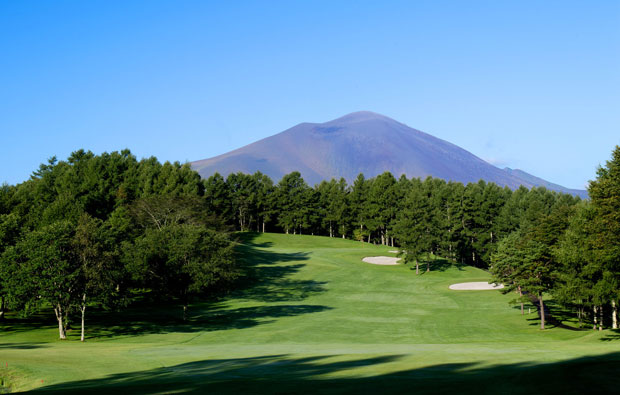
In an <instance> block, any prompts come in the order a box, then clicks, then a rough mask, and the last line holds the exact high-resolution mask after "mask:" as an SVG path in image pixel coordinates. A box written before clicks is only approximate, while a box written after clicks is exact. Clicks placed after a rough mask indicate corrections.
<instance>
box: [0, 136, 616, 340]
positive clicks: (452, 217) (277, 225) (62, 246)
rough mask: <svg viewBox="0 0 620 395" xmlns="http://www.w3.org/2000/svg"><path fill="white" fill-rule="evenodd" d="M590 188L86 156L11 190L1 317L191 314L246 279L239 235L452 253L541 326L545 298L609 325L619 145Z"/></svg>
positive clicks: (410, 256)
mask: <svg viewBox="0 0 620 395" xmlns="http://www.w3.org/2000/svg"><path fill="white" fill-rule="evenodd" d="M589 195H590V200H589V201H581V200H580V199H579V198H577V197H573V196H571V195H567V194H561V193H556V192H552V191H549V190H546V189H545V188H533V189H531V190H528V189H527V188H524V187H521V188H519V189H517V190H515V191H512V190H510V189H509V188H501V187H499V186H497V185H495V184H493V183H486V182H484V181H480V182H478V183H471V184H468V185H463V184H461V183H456V182H446V181H443V180H441V179H434V178H430V177H429V178H427V179H425V180H420V179H408V178H407V177H405V176H401V177H400V178H398V179H396V178H395V177H394V176H393V175H392V174H390V173H384V174H381V175H378V176H376V177H374V178H370V179H367V178H365V177H364V175H362V174H360V175H359V176H358V177H357V179H356V180H355V181H354V182H353V184H352V185H348V184H347V182H346V181H345V180H344V179H340V180H331V181H329V182H328V181H323V182H321V183H320V184H317V185H316V186H314V187H310V186H309V185H308V184H307V183H306V182H305V181H304V180H303V178H302V177H301V175H300V173H299V172H292V173H290V174H287V175H285V176H284V177H283V178H282V179H281V180H280V181H279V182H278V183H274V182H273V180H271V179H270V178H269V177H267V176H266V175H264V174H261V173H260V172H257V173H255V174H253V175H247V174H242V173H237V174H231V175H229V176H228V177H227V178H223V177H222V176H221V175H219V174H215V175H213V176H211V177H209V178H208V179H201V178H200V176H199V175H198V174H197V173H196V172H194V171H192V170H191V169H190V167H189V166H188V165H181V164H179V163H174V164H171V163H164V164H161V163H159V162H158V161H157V160H156V159H155V158H149V159H144V160H141V161H137V160H136V158H135V157H134V156H133V155H131V153H130V152H129V151H122V152H113V153H110V154H107V153H106V154H102V155H98V156H97V155H93V154H92V153H90V152H84V151H77V152H75V153H73V154H72V155H71V156H70V157H69V158H68V160H67V161H62V162H56V161H55V160H51V161H50V162H49V163H48V164H45V165H41V167H40V168H39V169H38V170H37V171H36V172H34V173H33V175H32V177H31V179H30V180H28V181H26V182H24V183H22V184H20V185H17V186H6V185H5V186H3V187H2V188H0V254H1V255H0V297H1V303H2V305H1V309H0V314H3V312H4V310H5V308H7V307H8V308H11V309H15V310H19V311H21V312H23V313H28V312H31V311H34V310H36V309H37V308H39V307H41V306H51V307H52V308H53V309H54V311H55V313H56V317H57V318H58V323H59V332H60V336H61V338H62V337H64V336H65V334H64V328H66V324H67V321H68V319H69V317H70V316H72V315H75V314H76V313H79V314H80V315H81V318H82V323H83V322H84V314H85V310H86V307H87V305H88V304H89V303H90V304H92V303H98V304H100V305H102V306H104V307H108V308H112V307H116V308H119V307H122V306H125V305H126V304H127V303H129V301H130V300H131V297H132V295H134V294H135V293H136V292H147V293H148V294H149V295H151V297H152V298H154V299H155V300H162V299H167V300H174V301H177V302H179V303H180V304H181V305H182V306H183V311H184V312H185V310H186V309H187V306H188V301H189V299H190V297H191V296H192V295H207V294H212V293H215V292H220V291H225V290H226V289H228V288H229V287H230V286H231V284H232V281H233V280H234V278H235V277H236V276H238V275H239V268H237V267H236V266H235V263H234V255H233V244H234V243H233V241H232V239H231V231H234V230H238V231H257V232H267V231H269V232H283V233H292V234H313V235H324V236H329V237H342V238H349V239H354V240H358V241H361V242H367V243H377V244H383V245H391V246H394V247H395V248H398V249H399V251H400V254H401V255H402V256H403V259H404V261H405V262H411V263H415V266H416V273H419V262H420V260H421V259H422V260H425V261H426V263H427V265H426V270H427V271H428V270H430V263H429V262H430V259H434V257H443V258H444V259H448V260H451V261H453V262H458V263H461V264H468V265H473V266H476V267H480V268H483V269H489V270H490V271H491V272H492V274H493V275H494V277H495V280H496V281H498V282H501V283H503V284H505V285H506V289H505V290H506V291H507V292H511V291H514V292H516V293H517V294H518V297H517V298H516V299H515V301H516V302H521V303H523V302H525V301H531V302H534V303H536V304H537V305H538V306H539V311H540V314H541V326H542V327H543V328H544V322H545V312H546V311H547V308H546V306H545V303H544V296H545V295H547V296H549V295H552V296H553V298H554V300H555V301H556V302H557V303H560V304H562V306H564V308H567V309H571V310H573V311H575V312H576V313H577V314H578V316H579V320H580V322H581V321H586V320H587V321H589V322H592V323H593V324H594V325H595V326H596V325H598V327H599V328H602V326H603V324H604V322H605V321H606V320H607V318H608V317H609V315H608V314H605V315H604V313H603V312H604V311H609V312H611V321H612V327H614V328H616V327H617V318H616V316H617V314H616V303H617V300H618V290H619V286H618V284H619V282H620V280H619V279H620V225H619V224H620V148H618V147H616V149H615V151H614V153H613V158H612V160H611V161H609V162H608V163H607V165H606V167H603V168H601V169H599V171H598V178H597V179H596V180H595V181H593V182H591V184H590V188H589ZM82 326H83V325H82ZM82 337H83V336H82Z"/></svg>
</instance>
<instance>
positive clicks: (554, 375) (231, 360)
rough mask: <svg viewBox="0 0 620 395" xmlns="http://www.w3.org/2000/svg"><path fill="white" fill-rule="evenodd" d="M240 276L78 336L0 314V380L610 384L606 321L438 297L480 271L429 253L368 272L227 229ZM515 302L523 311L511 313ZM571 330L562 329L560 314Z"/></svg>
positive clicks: (486, 294) (535, 388)
mask: <svg viewBox="0 0 620 395" xmlns="http://www.w3.org/2000/svg"><path fill="white" fill-rule="evenodd" d="M238 248H239V254H240V255H239V256H240V258H241V261H242V263H243V264H244V266H245V267H246V268H247V269H248V270H250V272H251V273H254V274H255V275H256V281H252V282H248V283H246V284H245V285H244V286H243V287H242V288H241V289H239V290H238V291H236V292H234V293H232V294H231V295H229V296H227V297H226V298H224V299H221V300H217V301H210V302H200V303H194V304H193V305H192V306H191V307H190V317H189V321H188V322H182V321H180V316H179V309H178V306H169V305H161V304H157V305H152V306H135V307H134V308H133V309H132V310H130V311H128V312H123V313H113V312H103V311H99V312H98V314H97V316H96V317H95V315H91V317H92V318H90V319H89V320H88V325H89V334H90V335H89V337H88V338H87V339H86V340H87V341H86V342H85V343H83V344H81V343H80V342H79V340H78V339H79V334H78V333H76V332H78V331H77V330H74V331H72V332H70V334H69V340H68V341H58V340H56V338H57V328H56V327H55V323H54V317H52V316H51V314H47V315H40V316H37V317H33V318H32V319H30V320H24V319H19V318H17V317H8V319H7V321H6V322H4V323H0V356H1V358H0V363H1V364H2V366H1V367H0V377H2V378H4V379H5V382H7V381H8V382H10V383H13V385H14V386H15V387H14V389H15V390H38V391H41V392H55V393H63V394H67V393H84V392H88V393H111V392H117V393H149V394H154V393H205V392H209V393H235V394H238V393H253V394H255V393H258V394H260V393H269V394H273V393H292V392H295V393H317V392H321V393H376V392H378V391H380V392H381V393H403V392H407V391H410V390H411V388H415V389H416V393H437V392H438V391H440V390H456V389H458V390H459V392H466V393H472V392H475V393H480V392H482V393H545V392H547V393H551V392H552V393H583V392H586V391H596V392H607V393H609V392H613V390H614V389H615V388H617V385H618V384H620V383H619V380H620V379H619V378H618V376H617V370H618V369H619V368H620V340H618V335H617V334H616V333H614V332H612V331H608V330H606V331H602V332H598V331H597V332H594V331H590V330H585V331H575V330H568V329H564V328H557V327H555V328H551V329H548V330H546V331H544V332H541V331H540V330H538V325H537V323H538V318H537V316H536V314H535V313H532V314H529V315H526V316H521V315H520V314H519V310H518V308H515V307H514V306H511V305H510V304H509V303H508V301H510V300H511V299H512V298H513V296H512V295H502V294H501V293H500V292H499V291H452V290H449V289H448V286H449V285H450V284H452V283H456V282H466V281H485V280H487V279H488V274H487V273H486V272H484V271H482V270H479V269H475V268H472V267H460V266H453V265H450V264H448V263H447V262H445V261H442V260H438V261H436V262H435V263H434V264H433V266H432V271H431V272H430V273H426V274H422V275H419V276H416V275H415V272H414V271H412V270H410V267H408V266H405V265H398V266H376V265H371V264H367V263H364V262H362V258H363V257H365V256H374V255H393V254H392V253H390V252H389V249H388V247H380V246H374V245H369V244H367V243H360V242H355V241H350V240H341V239H330V238H326V237H316V236H299V235H282V234H243V235H242V238H241V244H240V245H239V247H238ZM526 310H527V308H526ZM569 324H570V325H574V323H569Z"/></svg>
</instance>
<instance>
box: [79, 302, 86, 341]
mask: <svg viewBox="0 0 620 395" xmlns="http://www.w3.org/2000/svg"><path fill="white" fill-rule="evenodd" d="M80 310H82V330H81V331H80V341H81V342H83V341H84V315H85V314H86V293H84V294H83V295H82V307H81V308H80Z"/></svg>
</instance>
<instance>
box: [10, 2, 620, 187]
mask: <svg viewBox="0 0 620 395" xmlns="http://www.w3.org/2000/svg"><path fill="white" fill-rule="evenodd" d="M361 110H368V111H374V112H377V113H381V114H384V115H386V116H389V117H391V118H394V119H396V120H397V121H399V122H402V123H405V124H407V125H409V126H411V127H413V128H416V129H418V130H422V131H424V132H426V133H429V134H432V135H434V136H436V137H439V138H441V139H444V140H447V141H449V142H451V143H454V144H456V145H458V146H460V147H462V148H464V149H466V150H468V151H470V152H471V153H473V154H475V155H477V156H479V157H480V158H482V159H485V160H487V161H489V162H491V163H493V164H495V165H496V166H498V167H506V166H507V167H511V168H519V169H522V170H525V171H527V172H529V173H531V174H534V175H536V176H539V177H542V178H544V179H546V180H548V181H551V182H554V183H558V184H560V185H563V186H566V187H569V188H579V189H583V188H584V187H585V185H586V184H587V181H588V180H591V179H594V178H595V177H596V168H597V167H598V166H599V165H604V164H605V161H606V160H608V159H609V158H610V156H611V152H612V150H613V149H614V147H615V146H616V145H620V2H619V1H587V2H584V1H568V0H563V1H544V2H540V1H474V0H472V1H441V0H439V1H360V0H356V1H344V0H343V1H333V0H332V1H283V2H279V1H271V0H270V1H183V0H175V1H154V0H151V1H129V2H128V1H110V0H106V1H87V2H85V1H53V2H52V1H18V0H15V1H9V0H7V1H2V2H0V137H1V143H0V183H3V182H6V183H9V184H17V183H20V182H23V181H25V180H27V179H28V178H29V176H30V174H31V173H32V171H34V170H36V169H37V168H38V166H39V164H40V163H43V162H46V160H47V158H50V157H52V156H57V157H58V158H59V159H66V158H67V156H68V155H69V154H70V153H71V152H72V151H75V150H77V149H80V148H84V149H86V150H91V151H93V152H94V153H96V154H99V153H102V152H110V151H115V150H122V149H124V148H129V149H130V150H131V151H132V152H133V153H134V154H135V155H136V156H137V157H138V158H142V157H150V156H156V157H157V158H158V159H159V160H161V161H166V160H169V161H180V162H186V161H193V160H199V159H205V158H209V157H212V156H216V155H219V154H223V153H225V152H228V151H231V150H233V149H236V148H239V147H241V146H244V145H246V144H249V143H252V142H254V141H256V140H259V139H261V138H265V137H268V136H271V135H273V134H276V133H279V132H281V131H283V130H285V129H288V128H290V127H292V126H294V125H296V124H298V123H301V122H326V121H329V120H331V119H334V118H338V117H340V116H342V115H345V114H348V113H350V112H354V111H361Z"/></svg>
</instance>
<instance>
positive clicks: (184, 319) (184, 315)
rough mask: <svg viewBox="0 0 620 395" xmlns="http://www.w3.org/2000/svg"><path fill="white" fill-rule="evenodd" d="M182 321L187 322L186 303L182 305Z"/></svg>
mask: <svg viewBox="0 0 620 395" xmlns="http://www.w3.org/2000/svg"><path fill="white" fill-rule="evenodd" d="M183 321H187V302H185V303H183Z"/></svg>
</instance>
